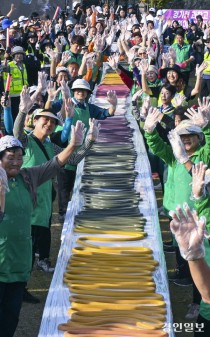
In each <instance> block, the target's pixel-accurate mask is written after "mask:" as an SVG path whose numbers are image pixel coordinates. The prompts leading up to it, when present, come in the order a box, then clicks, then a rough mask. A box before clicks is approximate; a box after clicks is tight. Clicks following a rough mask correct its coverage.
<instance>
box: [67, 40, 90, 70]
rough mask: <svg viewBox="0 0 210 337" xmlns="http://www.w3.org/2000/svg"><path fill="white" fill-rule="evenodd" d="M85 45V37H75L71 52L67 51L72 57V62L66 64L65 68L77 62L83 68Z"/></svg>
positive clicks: (72, 41)
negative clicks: (82, 52)
mask: <svg viewBox="0 0 210 337" xmlns="http://www.w3.org/2000/svg"><path fill="white" fill-rule="evenodd" d="M84 45H85V40H84V37H83V36H81V35H74V36H73V37H72V39H71V47H70V50H69V51H67V52H66V53H68V55H69V56H71V58H70V60H69V61H68V62H67V63H66V64H65V67H67V65H68V64H69V63H72V62H76V63H78V64H79V66H81V64H82V58H83V55H82V54H81V50H82V47H83V46H84Z"/></svg>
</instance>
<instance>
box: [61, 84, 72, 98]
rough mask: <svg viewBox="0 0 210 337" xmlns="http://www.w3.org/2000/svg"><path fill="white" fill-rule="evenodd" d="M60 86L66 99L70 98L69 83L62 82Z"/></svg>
mask: <svg viewBox="0 0 210 337" xmlns="http://www.w3.org/2000/svg"><path fill="white" fill-rule="evenodd" d="M60 86H61V92H62V96H63V97H64V98H65V99H68V98H69V97H70V89H69V86H68V83H67V82H66V81H64V80H62V81H60Z"/></svg>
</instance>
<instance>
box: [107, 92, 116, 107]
mask: <svg viewBox="0 0 210 337" xmlns="http://www.w3.org/2000/svg"><path fill="white" fill-rule="evenodd" d="M107 101H108V102H109V103H110V104H111V105H113V106H114V107H116V106H117V95H116V91H114V90H109V91H108V92H107Z"/></svg>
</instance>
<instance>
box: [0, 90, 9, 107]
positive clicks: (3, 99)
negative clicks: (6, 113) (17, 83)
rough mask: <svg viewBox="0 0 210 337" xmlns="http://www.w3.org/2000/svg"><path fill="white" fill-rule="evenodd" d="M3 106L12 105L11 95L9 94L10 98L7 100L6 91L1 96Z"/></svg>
mask: <svg viewBox="0 0 210 337" xmlns="http://www.w3.org/2000/svg"><path fill="white" fill-rule="evenodd" d="M5 103H6V104H5ZM1 106H2V107H3V108H8V107H10V106H11V98H10V96H8V99H7V100H6V101H5V96H4V93H2V96H1Z"/></svg>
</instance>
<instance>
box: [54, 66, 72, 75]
mask: <svg viewBox="0 0 210 337" xmlns="http://www.w3.org/2000/svg"><path fill="white" fill-rule="evenodd" d="M62 71H63V72H65V73H67V74H68V75H70V74H69V71H68V69H67V68H66V67H57V68H56V75H58V74H59V73H61V72H62Z"/></svg>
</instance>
